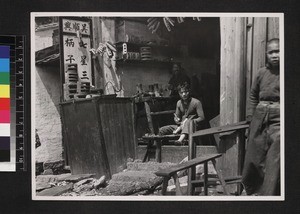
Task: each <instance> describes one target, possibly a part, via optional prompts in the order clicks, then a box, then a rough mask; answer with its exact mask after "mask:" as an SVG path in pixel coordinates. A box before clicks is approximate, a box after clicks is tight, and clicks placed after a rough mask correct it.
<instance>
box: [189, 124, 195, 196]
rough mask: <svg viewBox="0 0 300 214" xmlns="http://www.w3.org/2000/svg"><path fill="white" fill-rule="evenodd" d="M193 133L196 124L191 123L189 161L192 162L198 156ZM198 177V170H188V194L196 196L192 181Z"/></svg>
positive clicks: (193, 168)
mask: <svg viewBox="0 0 300 214" xmlns="http://www.w3.org/2000/svg"><path fill="white" fill-rule="evenodd" d="M193 132H194V123H193V122H190V123H189V153H188V160H191V159H193V158H195V156H196V149H195V145H194V142H193ZM195 177H196V168H195V167H191V168H189V170H188V188H187V194H188V195H193V194H194V188H193V185H192V182H191V181H192V180H195Z"/></svg>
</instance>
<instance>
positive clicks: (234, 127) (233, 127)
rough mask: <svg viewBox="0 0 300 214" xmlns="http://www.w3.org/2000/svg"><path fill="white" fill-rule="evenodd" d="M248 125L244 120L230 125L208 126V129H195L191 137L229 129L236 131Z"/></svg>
mask: <svg viewBox="0 0 300 214" xmlns="http://www.w3.org/2000/svg"><path fill="white" fill-rule="evenodd" d="M248 127H249V124H247V123H246V121H242V122H239V123H235V124H232V125H226V126H220V127H215V128H210V129H203V130H199V131H196V132H194V133H193V134H192V136H193V137H200V136H205V135H210V134H219V133H224V132H230V131H236V130H239V129H246V128H248Z"/></svg>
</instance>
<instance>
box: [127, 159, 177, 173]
mask: <svg viewBox="0 0 300 214" xmlns="http://www.w3.org/2000/svg"><path fill="white" fill-rule="evenodd" d="M172 165H175V163H170V162H163V163H158V162H153V161H149V162H141V161H134V162H128V163H127V170H128V171H129V170H130V171H151V172H155V171H158V170H160V169H164V168H167V167H169V166H172Z"/></svg>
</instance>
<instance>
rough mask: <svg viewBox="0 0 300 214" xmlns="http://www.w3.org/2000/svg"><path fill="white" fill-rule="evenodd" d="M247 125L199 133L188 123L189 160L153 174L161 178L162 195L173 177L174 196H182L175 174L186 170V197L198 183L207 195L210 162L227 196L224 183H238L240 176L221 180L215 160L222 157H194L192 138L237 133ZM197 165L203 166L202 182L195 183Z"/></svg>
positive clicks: (194, 150) (207, 155)
mask: <svg viewBox="0 0 300 214" xmlns="http://www.w3.org/2000/svg"><path fill="white" fill-rule="evenodd" d="M248 127H249V125H248V124H247V122H246V121H242V122H239V123H235V124H231V125H225V126H220V127H214V128H210V129H204V130H200V131H195V132H194V131H193V130H194V127H193V123H190V127H189V160H188V161H187V162H185V163H181V164H178V165H176V166H172V167H169V168H166V169H163V170H160V171H158V172H156V173H155V174H156V175H158V176H162V177H163V189H162V194H163V195H164V194H166V189H167V186H168V181H169V179H170V178H171V177H173V179H174V181H175V185H176V195H177V194H178V195H180V194H182V192H181V190H180V184H179V180H178V177H177V172H179V171H181V170H184V169H188V170H189V172H188V189H187V194H188V195H194V193H195V187H196V186H199V184H200V183H203V186H204V194H205V195H207V194H208V191H207V190H208V181H209V180H208V174H207V163H208V162H209V161H212V163H213V166H214V168H215V170H216V172H217V176H218V179H219V181H220V183H221V185H222V187H223V189H224V194H225V195H228V194H229V193H228V191H227V189H226V184H227V183H226V181H228V184H229V183H230V184H231V183H234V182H238V181H240V176H238V177H236V178H227V179H224V178H223V174H222V170H221V169H220V168H219V167H217V166H216V158H219V157H221V156H222V154H219V153H216V154H205V155H202V156H201V157H196V145H195V143H194V138H195V137H201V136H205V135H214V134H219V133H225V132H231V131H238V130H244V129H247V128H248ZM199 164H204V179H203V181H197V180H195V178H196V165H199Z"/></svg>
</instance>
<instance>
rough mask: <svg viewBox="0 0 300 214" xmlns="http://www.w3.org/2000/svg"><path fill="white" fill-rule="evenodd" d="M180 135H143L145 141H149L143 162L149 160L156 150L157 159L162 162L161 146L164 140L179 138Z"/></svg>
mask: <svg viewBox="0 0 300 214" xmlns="http://www.w3.org/2000/svg"><path fill="white" fill-rule="evenodd" d="M179 136H180V135H163V136H160V135H150V136H143V141H147V150H146V153H145V156H144V158H143V162H145V161H146V160H147V159H148V160H149V156H150V154H151V153H152V152H153V150H155V161H156V162H158V163H161V147H162V140H164V139H166V140H173V139H177V138H179Z"/></svg>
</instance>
